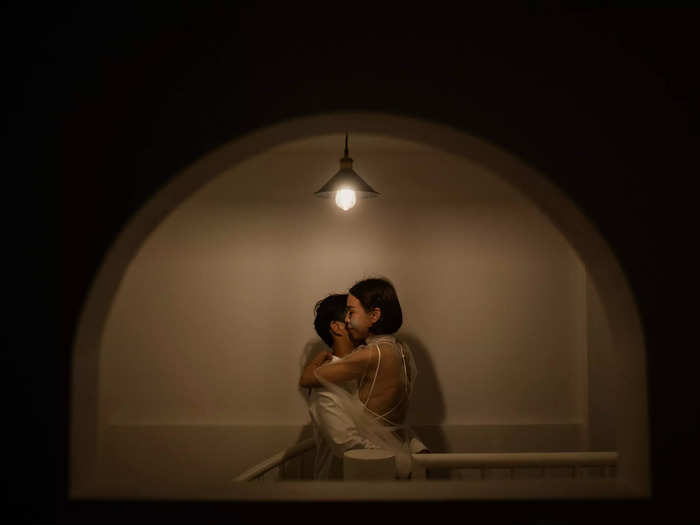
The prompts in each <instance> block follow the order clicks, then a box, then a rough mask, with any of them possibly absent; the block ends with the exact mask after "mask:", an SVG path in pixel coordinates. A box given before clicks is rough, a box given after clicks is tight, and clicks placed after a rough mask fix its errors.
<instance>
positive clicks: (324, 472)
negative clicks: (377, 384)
mask: <svg viewBox="0 0 700 525" xmlns="http://www.w3.org/2000/svg"><path fill="white" fill-rule="evenodd" d="M346 300H347V295H345V294H334V295H329V296H328V297H326V298H325V299H323V300H321V301H319V302H318V303H316V306H315V308H314V312H315V315H316V317H315V319H314V327H315V328H316V333H318V335H319V337H320V338H321V339H323V341H324V342H325V343H326V345H328V347H329V348H330V349H331V351H332V353H331V352H327V351H323V352H319V354H318V355H317V356H316V357H315V358H314V361H316V364H320V363H324V362H327V361H337V360H340V359H341V358H343V357H345V356H346V355H348V354H349V353H350V352H349V351H348V349H349V348H350V347H351V346H352V347H354V346H357V345H356V344H355V343H354V342H353V341H352V340H351V339H350V336H349V335H348V331H347V329H346V328H345V304H346ZM342 342H345V344H342ZM348 342H351V343H352V345H348V344H347V343H348ZM343 388H345V389H346V390H347V391H348V392H350V393H353V392H354V390H355V389H357V385H356V383H355V382H354V381H352V382H348V383H346V384H345V385H343ZM309 390H310V393H309V414H310V415H311V422H312V425H313V431H314V440H315V441H316V459H315V461H314V479H342V477H343V471H342V466H343V460H342V458H343V454H344V453H345V452H346V451H348V450H353V449H356V448H377V447H376V446H375V445H374V444H373V443H371V442H369V441H368V440H367V439H366V438H364V437H363V436H361V435H360V434H359V433H358V431H357V429H356V428H355V424H354V423H353V421H352V419H351V418H350V417H349V416H348V415H347V414H346V413H345V412H344V411H343V410H341V408H340V404H339V403H338V402H337V398H336V395H335V394H334V393H332V392H330V391H328V390H327V389H325V388H323V387H316V388H312V389H309Z"/></svg>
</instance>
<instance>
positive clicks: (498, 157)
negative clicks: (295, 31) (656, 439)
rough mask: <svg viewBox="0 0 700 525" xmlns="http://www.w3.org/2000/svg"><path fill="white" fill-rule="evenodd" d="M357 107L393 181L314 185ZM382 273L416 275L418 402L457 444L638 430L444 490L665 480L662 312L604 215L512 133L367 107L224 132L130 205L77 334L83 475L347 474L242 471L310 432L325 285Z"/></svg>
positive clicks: (553, 448) (380, 172) (530, 447)
mask: <svg viewBox="0 0 700 525" xmlns="http://www.w3.org/2000/svg"><path fill="white" fill-rule="evenodd" d="M345 130H349V131H350V141H349V147H350V156H351V157H352V158H353V159H354V169H355V170H356V171H357V172H358V173H359V174H360V175H361V176H362V177H363V178H364V179H365V180H366V181H367V182H368V183H369V184H370V185H371V186H372V187H374V188H375V189H376V190H377V191H379V192H380V193H381V194H382V196H381V197H380V198H378V199H372V200H366V201H360V202H359V203H358V205H357V206H356V207H355V208H353V209H351V210H349V211H347V212H344V211H342V210H340V209H338V208H337V207H335V206H334V205H333V203H332V201H328V200H323V199H317V198H315V197H314V196H313V192H314V191H316V190H317V189H318V188H319V187H320V186H321V185H322V184H323V183H324V182H325V181H326V180H327V179H328V178H329V177H330V175H332V174H333V173H335V171H336V170H337V167H338V160H339V159H340V157H342V149H343V142H344V133H345ZM374 275H382V276H385V277H388V278H389V279H390V280H392V282H393V283H394V284H395V286H396V289H397V292H398V294H399V299H400V301H401V304H402V307H403V310H404V325H403V326H402V328H401V330H400V331H399V332H398V334H397V336H398V337H399V338H402V339H404V340H405V341H407V342H408V343H409V345H410V346H411V348H412V349H413V351H414V354H415V357H416V361H417V365H418V369H419V375H418V381H417V386H416V392H415V396H414V399H413V400H412V405H411V410H410V415H409V421H410V423H411V424H412V425H413V426H414V428H415V429H416V430H417V432H418V433H419V435H421V437H423V438H424V440H425V442H426V443H427V444H428V446H429V447H430V448H431V449H432V450H433V451H434V452H573V451H596V450H601V451H603V450H605V451H608V450H610V451H613V450H616V451H619V452H620V462H619V464H618V467H617V475H616V477H615V479H614V480H609V479H608V480H604V481H601V482H600V483H601V484H600V485H598V486H595V485H592V483H595V481H594V480H593V481H592V480H572V482H571V483H572V484H567V483H565V484H564V485H561V481H560V482H559V483H560V485H559V488H557V489H554V488H552V487H554V485H548V484H547V481H546V480H530V479H528V477H527V476H521V477H520V478H518V479H512V480H500V479H498V476H496V479H493V480H486V482H487V483H490V485H479V484H478V483H477V482H472V481H471V480H470V481H469V483H467V480H468V478H469V476H467V475H464V476H457V478H456V479H455V478H452V479H451V480H450V481H443V482H441V484H440V487H442V488H437V489H436V492H432V494H433V496H435V495H439V494H441V492H440V491H447V492H445V494H444V495H445V497H447V498H483V497H498V496H489V492H488V491H489V490H491V491H492V492H493V493H494V494H496V493H498V490H499V489H498V488H497V487H496V484H498V483H504V484H507V483H510V485H509V487H510V488H507V489H505V490H504V491H501V492H500V494H501V495H502V497H508V495H509V494H511V495H512V494H514V492H513V490H515V489H514V488H513V487H516V486H518V487H521V489H519V490H521V492H520V493H521V494H525V495H527V494H531V495H532V497H541V496H543V495H544V496H547V495H550V496H552V497H585V496H586V495H587V494H596V495H599V496H602V497H618V496H620V495H625V496H626V497H627V496H630V495H632V496H637V497H639V496H644V495H647V494H648V493H649V462H648V428H647V425H648V423H647V402H646V386H645V385H646V378H645V373H646V372H645V367H646V364H645V361H644V342H643V338H642V332H641V326H640V322H639V318H638V315H637V311H636V307H635V304H634V300H633V298H632V295H631V293H630V290H629V287H628V285H627V282H626V279H625V277H624V274H623V273H622V270H621V268H620V266H619V264H618V263H617V261H616V260H615V258H614V255H613V254H612V251H611V250H610V248H609V247H608V246H607V244H606V243H605V241H604V240H603V238H602V237H601V236H600V234H599V233H598V232H597V231H596V230H595V228H594V227H593V226H592V225H591V224H590V222H589V221H588V220H587V219H586V218H585V217H584V216H583V214H581V212H580V211H579V210H578V209H577V208H576V207H575V206H574V204H573V203H572V202H571V201H570V200H569V199H567V198H566V196H565V195H564V194H562V193H561V192H560V191H559V190H557V188H555V187H554V186H553V185H552V184H551V183H549V182H548V180H547V178H546V177H545V175H543V174H541V173H538V172H536V171H535V170H534V169H533V168H531V167H529V166H528V165H527V163H525V162H524V161H522V160H520V159H517V158H515V157H514V156H512V155H510V154H509V153H508V152H506V151H503V150H501V149H499V148H497V147H495V146H493V145H491V144H488V143H486V142H484V141H482V140H480V139H478V138H476V137H473V136H470V135H468V134H466V133H463V132H461V131H458V130H455V129H452V128H449V127H447V126H444V125H441V124H437V123H432V122H426V121H421V120H417V119H411V118H404V117H397V116H391V115H385V114H377V113H347V114H329V115H318V116H313V117H306V118H300V119H294V120H290V121H286V122H282V123H279V124H277V125H275V126H271V127H267V128H263V129H260V130H257V131H255V132H253V133H250V134H248V135H246V136H244V137H240V138H238V139H236V140H234V141H232V142H230V143H229V144H226V145H224V146H222V147H220V148H218V149H217V150H216V151H214V152H212V153H210V154H209V155H207V156H205V157H204V158H202V159H200V160H199V161H198V162H196V163H194V164H193V165H191V166H190V167H188V168H187V169H185V170H184V171H183V172H181V173H179V174H177V175H176V176H175V177H174V178H173V179H172V181H171V183H170V184H169V185H168V186H166V187H164V188H162V189H161V190H160V191H159V192H158V193H157V194H156V195H154V196H153V198H152V199H151V201H149V202H148V203H147V204H146V205H145V206H144V207H143V208H142V209H141V210H139V212H138V213H137V214H136V215H135V216H134V217H133V218H132V220H131V221H130V222H129V224H127V226H126V227H125V228H124V230H123V231H122V233H121V235H120V237H119V238H118V239H117V240H116V242H115V244H114V245H113V246H112V248H111V250H110V252H109V253H108V254H107V256H106V258H105V260H104V264H103V266H102V268H101V270H100V272H99V273H98V275H97V278H96V280H95V282H94V284H93V288H92V290H91V293H90V295H89V297H88V300H87V301H86V304H85V305H84V310H83V313H82V316H81V319H80V322H79V326H78V335H77V338H76V342H75V346H74V355H73V377H72V393H73V397H72V404H71V409H72V411H71V496H72V497H78V498H80V497H99V498H107V499H109V498H117V499H119V498H129V499H140V498H145V499H149V498H164V497H165V498H176V499H212V498H213V499H221V498H230V499H238V498H243V499H246V498H252V499H260V498H262V499H265V497H270V498H272V499H315V498H320V499H323V498H329V497H330V498H335V497H337V494H338V492H337V488H334V487H329V485H333V483H330V484H328V483H325V484H324V483H318V482H305V483H306V486H308V487H313V490H311V489H309V490H310V491H308V492H305V489H304V488H299V487H297V488H293V489H290V488H289V487H292V486H296V484H295V483H294V482H287V483H278V484H275V488H269V487H268V488H267V489H266V490H267V492H266V493H262V492H258V493H256V492H255V489H254V488H251V487H242V486H234V485H232V484H231V482H230V481H231V479H232V478H233V477H234V476H236V475H237V474H239V473H240V472H241V471H242V470H244V469H246V468H247V467H249V466H251V465H252V464H254V463H255V462H257V461H260V460H263V459H265V458H266V457H268V456H270V455H272V454H273V453H275V452H277V451H279V450H281V449H282V448H284V447H286V446H288V445H291V444H293V443H295V442H297V441H299V440H300V439H303V438H305V437H309V436H310V433H309V429H308V425H309V417H308V413H307V411H306V405H305V400H304V396H303V393H302V392H301V391H300V390H299V389H298V387H297V381H298V374H299V370H300V365H301V363H302V362H303V360H304V358H305V357H306V356H308V354H309V352H313V351H315V350H317V349H318V348H320V347H321V345H322V343H321V342H320V340H319V338H318V337H317V335H316V333H315V332H314V329H313V312H312V308H313V305H314V304H315V302H316V301H317V300H318V299H320V298H322V297H324V296H325V295H327V294H328V293H333V292H345V291H347V289H348V288H349V287H350V286H351V285H352V284H354V282H356V281H357V280H359V279H361V278H363V277H368V276H374ZM554 481H556V480H554ZM577 482H578V485H576V484H575V483H577ZM299 483H302V482H299ZM528 483H530V485H527V484H528ZM552 483H554V482H552ZM586 483H589V484H591V485H586ZM514 484H515V485H514ZM414 485H415V484H414ZM561 486H564V487H565V488H563V489H562V488H561ZM285 487H287V488H285ZM324 487H325V488H324ZM404 487H405V485H404ZM484 487H486V488H484ZM489 487H490V489H489ZM528 487H529V488H528ZM566 487H570V488H566ZM581 487H583V489H582V488H581ZM397 490H398V491H399V492H401V491H403V492H401V494H399V493H398V492H396V491H397ZM431 490H432V489H431ZM362 493H363V492H362V485H358V488H357V491H355V492H354V496H352V495H351V496H349V497H361V495H362ZM266 494H267V495H266ZM378 494H380V495H381V494H385V495H391V494H393V495H394V496H396V497H403V498H411V499H415V498H418V499H420V498H421V497H423V496H420V494H419V493H417V492H416V489H415V488H414V489H412V488H396V487H394V488H392V487H391V486H388V485H387V488H385V489H381V490H380V491H379V492H378ZM397 494H398V496H397ZM387 497H388V496H387ZM425 497H427V496H425Z"/></svg>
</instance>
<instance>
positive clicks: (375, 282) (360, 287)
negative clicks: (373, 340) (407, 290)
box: [350, 278, 403, 334]
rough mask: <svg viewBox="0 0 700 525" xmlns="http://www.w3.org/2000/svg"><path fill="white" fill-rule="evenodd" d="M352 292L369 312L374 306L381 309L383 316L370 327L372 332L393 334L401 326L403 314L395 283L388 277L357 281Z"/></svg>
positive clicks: (351, 289)
mask: <svg viewBox="0 0 700 525" xmlns="http://www.w3.org/2000/svg"><path fill="white" fill-rule="evenodd" d="M350 294H352V295H354V296H355V297H357V300H358V301H360V304H361V305H362V307H363V308H364V309H365V312H367V313H369V312H371V311H372V309H374V308H380V309H381V312H382V314H381V317H380V318H379V319H378V320H377V322H376V323H374V324H373V325H372V326H370V327H369V331H370V333H372V334H393V333H394V332H396V331H398V329H399V328H401V324H402V323H403V314H402V313H401V305H400V304H399V298H398V297H397V295H396V290H395V289H394V285H392V284H391V283H390V282H389V281H388V280H387V279H382V278H371V279H364V280H363V281H359V282H357V283H355V285H354V286H353V287H352V288H350Z"/></svg>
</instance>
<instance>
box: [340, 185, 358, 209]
mask: <svg viewBox="0 0 700 525" xmlns="http://www.w3.org/2000/svg"><path fill="white" fill-rule="evenodd" d="M356 202H357V199H356V198H355V192H354V191H352V190H348V189H342V190H338V191H337V192H335V203H336V204H337V205H338V207H339V208H342V209H343V210H344V211H348V210H349V209H350V208H352V207H353V206H354V205H355V203H356Z"/></svg>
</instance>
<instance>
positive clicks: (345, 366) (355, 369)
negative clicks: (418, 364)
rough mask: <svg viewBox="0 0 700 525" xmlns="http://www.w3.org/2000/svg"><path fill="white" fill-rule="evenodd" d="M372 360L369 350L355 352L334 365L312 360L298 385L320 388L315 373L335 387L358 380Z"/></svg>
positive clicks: (363, 349)
mask: <svg viewBox="0 0 700 525" xmlns="http://www.w3.org/2000/svg"><path fill="white" fill-rule="evenodd" d="M373 359H376V357H375V355H374V353H373V352H372V350H371V349H370V348H362V349H360V350H357V351H355V352H353V353H352V354H350V355H349V356H347V357H344V358H343V359H342V360H341V361H338V362H336V363H325V364H324V363H323V362H318V361H319V359H314V360H313V361H311V363H309V365H308V366H307V367H306V368H305V369H304V372H303V373H302V375H301V379H300V380H299V385H300V386H302V387H319V386H322V385H321V383H320V382H319V380H318V378H317V377H316V375H315V373H317V374H318V375H320V376H321V377H322V378H323V379H325V380H326V381H328V382H329V383H335V384H336V385H340V384H342V383H345V382H346V381H352V380H356V379H357V380H359V379H360V378H361V377H362V376H363V375H364V374H365V373H366V372H367V368H368V367H369V365H370V364H371V363H372V362H373ZM321 365H323V366H321ZM314 372H315V373H314Z"/></svg>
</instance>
